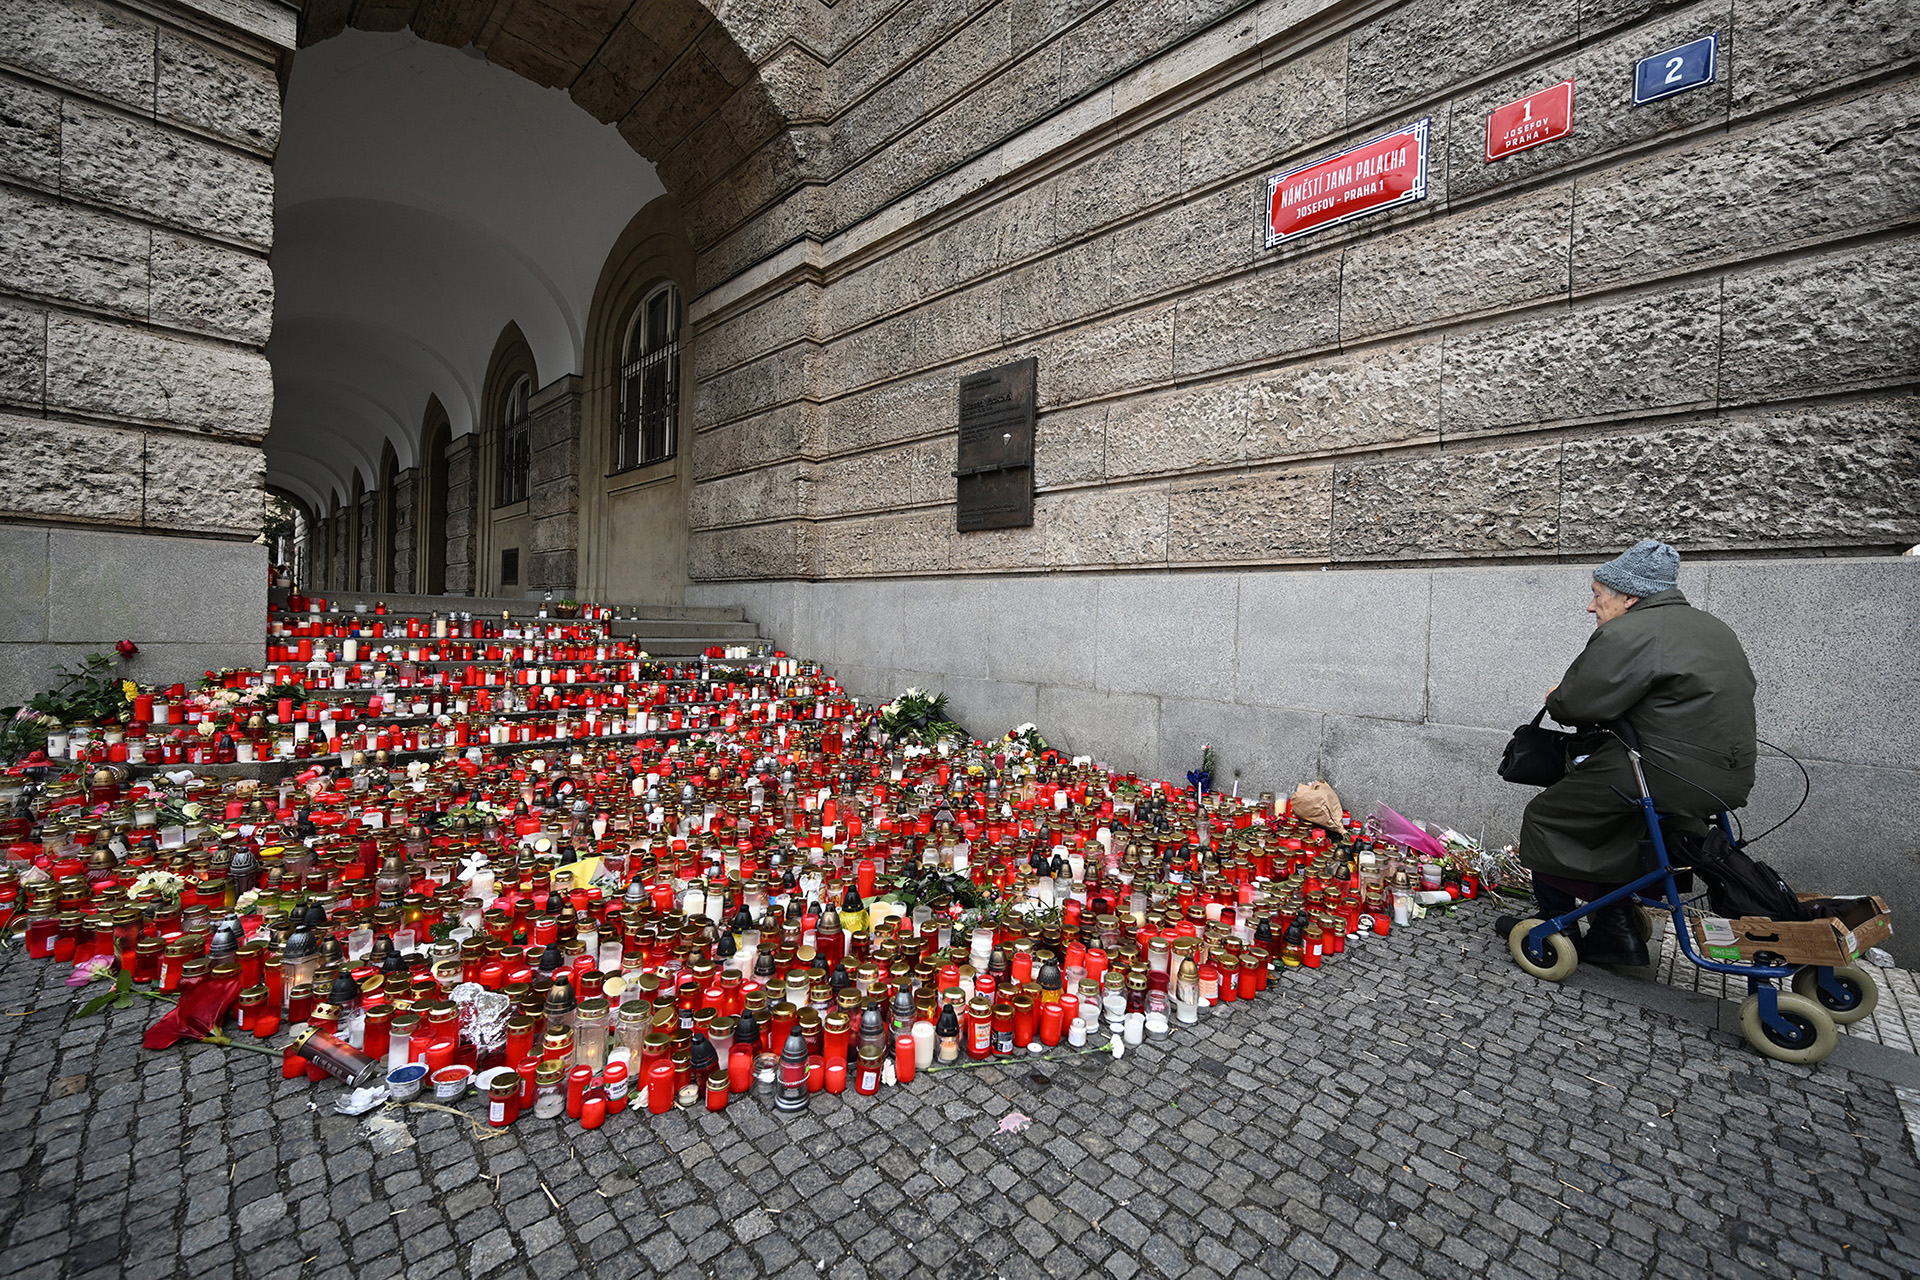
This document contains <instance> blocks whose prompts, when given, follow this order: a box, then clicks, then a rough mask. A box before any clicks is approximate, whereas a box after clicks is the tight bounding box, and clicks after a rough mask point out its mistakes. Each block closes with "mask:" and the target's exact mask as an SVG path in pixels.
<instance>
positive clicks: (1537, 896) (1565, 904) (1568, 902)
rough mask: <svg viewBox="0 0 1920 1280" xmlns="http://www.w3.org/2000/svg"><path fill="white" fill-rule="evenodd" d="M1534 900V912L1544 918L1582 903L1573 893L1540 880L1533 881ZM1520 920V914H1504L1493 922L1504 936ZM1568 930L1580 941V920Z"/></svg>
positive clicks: (1496, 930)
mask: <svg viewBox="0 0 1920 1280" xmlns="http://www.w3.org/2000/svg"><path fill="white" fill-rule="evenodd" d="M1533 900H1534V902H1535V903H1536V904H1537V906H1536V907H1535V910H1534V913H1533V914H1534V915H1535V916H1537V917H1538V918H1539V919H1542V920H1551V919H1553V918H1554V917H1555V916H1563V915H1565V914H1567V912H1569V911H1571V910H1573V909H1574V908H1575V907H1577V906H1579V905H1580V904H1579V903H1578V902H1577V901H1575V899H1574V897H1573V895H1572V894H1570V893H1563V892H1561V891H1560V890H1558V889H1556V888H1554V887H1553V886H1552V885H1550V884H1546V883H1544V882H1542V881H1539V880H1536V881H1534V882H1533ZM1520 921H1521V917H1520V916H1508V915H1503V916H1499V917H1496V918H1495V920H1494V922H1493V931H1494V932H1495V933H1497V934H1499V935H1500V936H1501V937H1503V938H1505V937H1509V936H1511V935H1512V933H1513V927H1514V926H1515V925H1517V924H1519V923H1520ZM1567 932H1569V933H1571V934H1572V935H1573V936H1574V939H1575V940H1576V941H1578V940H1579V937H1580V922H1579V921H1577V920H1576V921H1574V923H1573V924H1572V926H1571V927H1570V928H1569V929H1568V930H1567Z"/></svg>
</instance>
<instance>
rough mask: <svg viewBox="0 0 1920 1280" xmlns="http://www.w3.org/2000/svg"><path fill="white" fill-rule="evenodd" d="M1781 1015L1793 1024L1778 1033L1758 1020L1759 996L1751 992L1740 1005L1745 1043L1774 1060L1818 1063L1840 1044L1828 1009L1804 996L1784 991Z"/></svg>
mask: <svg viewBox="0 0 1920 1280" xmlns="http://www.w3.org/2000/svg"><path fill="white" fill-rule="evenodd" d="M1778 999H1779V1009H1780V1016H1781V1017H1782V1018H1784V1019H1786V1021H1787V1022H1788V1023H1790V1024H1792V1026H1793V1030H1792V1031H1791V1032H1788V1033H1785V1034H1783V1033H1781V1032H1779V1031H1776V1030H1774V1029H1773V1028H1772V1027H1770V1026H1768V1025H1767V1024H1766V1023H1764V1022H1762V1021H1761V1020H1760V996H1759V994H1758V993H1757V992H1756V993H1755V994H1753V995H1750V996H1748V997H1747V998H1746V1000H1745V1001H1744V1002H1743V1003H1742V1004H1741V1006H1740V1030H1741V1033H1742V1034H1744V1035H1745V1036H1746V1037H1747V1043H1748V1044H1750V1045H1752V1046H1753V1047H1754V1048H1756V1049H1758V1050H1759V1051H1760V1052H1761V1053H1763V1054H1765V1055H1766V1056H1767V1057H1769V1058H1772V1059H1774V1060H1775V1061H1777V1062H1799V1063H1814V1062H1819V1061H1820V1060H1821V1059H1822V1058H1825V1057H1826V1056H1827V1055H1828V1054H1830V1053H1832V1052H1833V1051H1834V1048H1835V1046H1837V1045H1838V1044H1839V1043H1840V1032H1839V1030H1838V1029H1837V1028H1835V1027H1834V1025H1833V1019H1832V1018H1830V1017H1828V1016H1827V1011H1826V1010H1825V1009H1823V1008H1821V1007H1820V1006H1819V1004H1818V1003H1816V1002H1815V1001H1812V1000H1809V999H1807V998H1806V997H1805V996H1797V995H1794V994H1792V993H1791V992H1786V991H1783V992H1781V993H1780V995H1779V997H1778Z"/></svg>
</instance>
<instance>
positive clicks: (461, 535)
mask: <svg viewBox="0 0 1920 1280" xmlns="http://www.w3.org/2000/svg"><path fill="white" fill-rule="evenodd" d="M479 444H480V437H478V436H475V435H464V436H461V437H460V438H459V439H457V440H455V441H454V442H453V443H452V444H449V445H448V446H447V590H448V591H450V592H455V593H459V592H468V593H471V592H472V591H473V584H474V569H475V565H474V562H473V560H474V526H475V524H476V522H477V521H478V520H479V513H478V511H477V510H476V509H475V500H476V498H477V497H478V496H479V495H478V493H477V492H476V483H475V482H476V479H477V475H476V472H477V470H478V464H479V462H480V448H479Z"/></svg>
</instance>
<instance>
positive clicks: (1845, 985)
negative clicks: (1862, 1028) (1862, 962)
mask: <svg viewBox="0 0 1920 1280" xmlns="http://www.w3.org/2000/svg"><path fill="white" fill-rule="evenodd" d="M1833 981H1834V984H1835V985H1836V986H1838V987H1840V988H1841V989H1842V990H1843V991H1845V992H1846V994H1845V995H1843V996H1838V997H1836V996H1835V995H1834V994H1833V993H1832V992H1830V991H1828V990H1827V989H1826V988H1825V987H1823V986H1821V985H1820V974H1819V971H1818V970H1816V969H1815V968H1814V967H1813V966H1812V965H1808V966H1807V967H1806V968H1804V969H1802V970H1801V971H1800V972H1798V973H1796V974H1794V975H1793V990H1794V994H1796V995H1802V996H1805V997H1806V998H1807V999H1809V1000H1812V1001H1815V1002H1817V1003H1818V1004H1819V1006H1820V1007H1821V1008H1822V1009H1825V1010H1826V1011H1827V1016H1828V1017H1829V1018H1832V1019H1833V1020H1834V1022H1836V1023H1837V1024H1839V1025H1840V1026H1843V1027H1844V1026H1847V1025H1848V1024H1849V1023H1854V1022H1858V1021H1860V1019H1862V1018H1864V1017H1866V1016H1867V1015H1868V1014H1870V1013H1872V1012H1873V1011H1874V1008H1875V1007H1876V1006H1877V1005H1878V1004H1879V1003H1880V984H1879V983H1877V982H1875V981H1874V980H1873V975H1872V974H1871V973H1868V972H1867V971H1866V970H1865V969H1862V968H1861V967H1860V966H1859V965H1857V964H1847V965H1841V966H1839V967H1838V968H1836V969H1835V970H1834V971H1833Z"/></svg>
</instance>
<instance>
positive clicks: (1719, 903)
mask: <svg viewBox="0 0 1920 1280" xmlns="http://www.w3.org/2000/svg"><path fill="white" fill-rule="evenodd" d="M1685 843H1686V844H1687V846H1688V848H1687V850H1686V862H1687V865H1688V866H1690V867H1692V868H1693V870H1694V871H1695V872H1697V873H1698V874H1699V875H1700V877H1701V878H1702V879H1704V880H1705V881H1706V882H1707V901H1708V902H1709V903H1710V904H1712V906H1713V909H1714V912H1715V913H1716V914H1718V915H1723V916H1727V917H1729V918H1734V917H1738V916H1764V917H1766V918H1767V919H1769V920H1812V919H1815V918H1816V917H1817V916H1818V915H1819V914H1828V913H1820V912H1816V911H1813V910H1809V907H1808V904H1806V903H1803V902H1801V901H1800V898H1799V896H1798V895H1796V894H1795V893H1794V891H1793V890H1792V889H1790V888H1788V887H1787V882H1786V881H1785V880H1782V879H1781V878H1780V873H1779V872H1777V871H1775V870H1774V869H1773V868H1772V867H1770V866H1768V865H1767V864H1766V863H1764V862H1756V861H1754V860H1753V859H1752V858H1750V857H1748V856H1747V854H1746V852H1745V851H1744V850H1742V849H1741V848H1740V847H1739V846H1738V845H1736V844H1734V843H1733V842H1732V841H1731V840H1729V839H1727V833H1726V832H1724V831H1722V830H1720V828H1718V827H1714V828H1712V829H1711V830H1709V831H1708V832H1707V834H1706V836H1705V838H1703V839H1697V840H1694V839H1690V840H1687V841H1686V842H1685Z"/></svg>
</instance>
